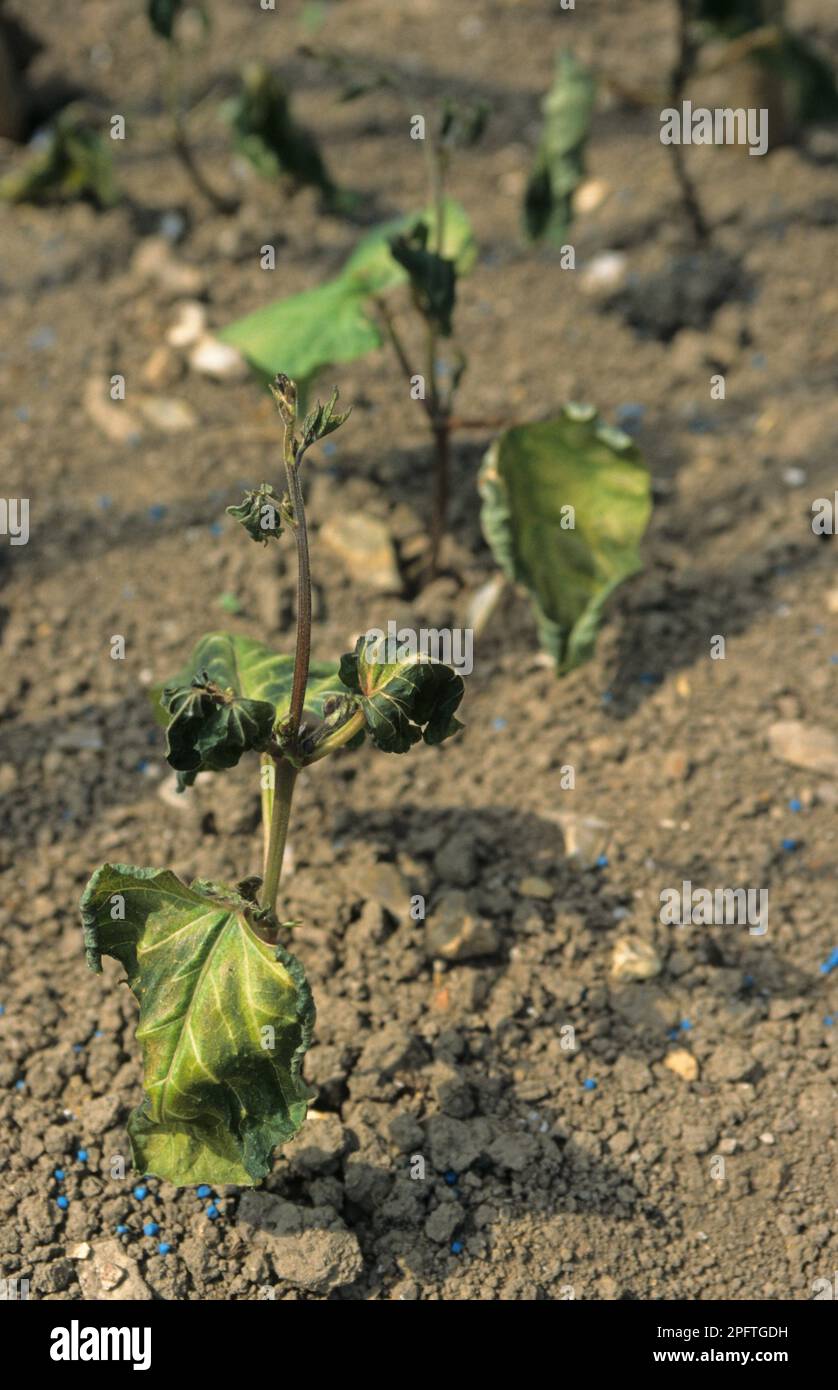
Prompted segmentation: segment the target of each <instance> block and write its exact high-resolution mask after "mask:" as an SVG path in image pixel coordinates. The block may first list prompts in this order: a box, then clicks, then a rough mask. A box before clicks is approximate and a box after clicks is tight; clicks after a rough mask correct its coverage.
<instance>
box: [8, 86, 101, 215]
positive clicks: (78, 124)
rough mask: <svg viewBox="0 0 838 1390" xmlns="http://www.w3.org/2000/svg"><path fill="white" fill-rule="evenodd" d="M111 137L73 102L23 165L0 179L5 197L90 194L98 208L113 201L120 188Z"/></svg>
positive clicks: (61, 198) (28, 199)
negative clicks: (98, 127)
mask: <svg viewBox="0 0 838 1390" xmlns="http://www.w3.org/2000/svg"><path fill="white" fill-rule="evenodd" d="M108 143H109V142H108V141H106V140H104V139H103V138H102V136H101V135H100V134H99V132H98V131H97V130H95V129H94V128H93V127H92V126H91V125H90V124H89V123H88V122H87V121H86V120H85V118H84V116H83V115H82V113H81V112H80V111H77V110H74V109H73V108H72V107H68V108H67V109H66V110H65V111H62V112H61V114H60V115H59V116H58V117H57V119H56V121H55V124H54V125H53V126H52V128H51V129H50V130H49V131H48V132H47V133H46V134H45V136H44V139H43V142H42V145H41V147H40V148H39V149H38V150H37V151H36V153H34V154H32V155H31V156H30V158H29V159H28V160H27V162H26V163H25V164H24V165H23V167H22V168H20V169H13V170H12V171H11V173H9V174H6V175H5V177H4V178H2V179H0V198H2V199H5V201H6V202H10V203H40V202H47V201H51V200H55V201H57V202H70V201H72V200H73V199H76V198H87V199H89V200H90V201H91V202H92V203H94V204H95V206H96V207H98V208H109V207H112V206H113V204H114V203H116V202H117V201H118V199H119V190H118V189H117V186H116V181H115V178H114V172H113V160H112V159H111V153H110V150H109V148H108Z"/></svg>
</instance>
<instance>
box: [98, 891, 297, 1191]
mask: <svg viewBox="0 0 838 1390" xmlns="http://www.w3.org/2000/svg"><path fill="white" fill-rule="evenodd" d="M81 913H82V925H83V931H84V945H85V951H86V956H87V963H88V965H89V966H90V968H91V969H92V970H95V971H101V969H102V965H101V958H102V956H103V955H108V956H112V957H113V958H114V959H115V960H117V961H119V963H120V964H121V965H122V966H123V967H124V968H125V971H126V974H127V976H128V984H129V986H130V988H131V990H132V992H133V993H134V995H135V996H136V998H137V1000H138V1002H139V1006H140V1015H139V1026H138V1028H137V1038H138V1040H139V1042H140V1043H141V1045H142V1051H143V1073H144V1074H143V1088H144V1091H145V1098H144V1100H143V1102H142V1104H141V1105H140V1106H139V1107H138V1108H137V1109H136V1110H135V1111H134V1112H133V1114H132V1115H131V1118H130V1120H129V1121H128V1134H129V1138H130V1141H131V1150H132V1155H133V1162H134V1166H135V1167H136V1168H137V1169H138V1170H139V1171H140V1172H141V1173H153V1174H155V1175H156V1176H157V1177H160V1178H164V1179H166V1180H167V1181H169V1182H173V1183H176V1184H180V1185H185V1184H192V1183H202V1182H204V1183H210V1184H212V1185H213V1186H218V1185H221V1184H224V1183H235V1184H238V1185H241V1186H252V1185H253V1184H254V1183H258V1182H260V1181H261V1180H262V1178H264V1177H266V1176H267V1174H268V1173H269V1172H270V1169H271V1163H272V1153H273V1149H274V1147H275V1146H276V1145H277V1144H284V1143H286V1142H287V1141H288V1140H289V1139H291V1138H292V1137H293V1135H294V1134H295V1133H296V1132H297V1130H298V1129H299V1128H300V1126H301V1125H302V1123H303V1121H304V1119H305V1115H306V1106H307V1102H308V1099H309V1096H310V1092H309V1090H308V1088H307V1086H306V1085H305V1083H304V1081H303V1079H302V1076H301V1064H302V1057H303V1054H304V1053H305V1051H306V1050H307V1048H308V1046H309V1044H310V1041H311V1034H312V1028H313V1025H314V1005H313V1002H312V998H311V992H310V990H309V987H308V985H307V983H306V980H305V976H304V974H303V970H302V967H301V965H300V963H299V961H297V960H296V959H295V958H294V956H292V955H289V954H288V953H287V952H286V951H284V950H283V949H282V947H280V946H269V945H268V944H267V943H266V942H265V941H264V940H262V939H261V938H260V936H259V935H257V932H256V931H255V930H254V921H255V922H256V925H258V913H256V912H255V911H254V909H253V906H252V904H250V903H249V902H248V900H247V899H245V898H243V897H242V896H241V895H240V894H238V893H237V892H236V891H235V890H234V889H225V888H224V887H223V886H220V885H210V884H206V883H199V882H196V883H193V884H192V885H191V886H187V885H186V884H185V883H183V882H182V881H181V880H180V879H179V878H177V877H176V875H175V874H173V873H170V872H169V871H168V870H165V869H164V870H158V869H138V868H133V867H131V866H129V865H126V864H104V865H102V867H101V868H99V869H97V870H96V872H95V873H94V875H93V877H92V878H91V879H90V882H89V883H88V885H87V887H86V889H85V892H84V896H83V897H82V900H81Z"/></svg>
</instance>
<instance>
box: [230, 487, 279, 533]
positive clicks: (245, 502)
mask: <svg viewBox="0 0 838 1390" xmlns="http://www.w3.org/2000/svg"><path fill="white" fill-rule="evenodd" d="M227 515H228V516H232V517H234V518H235V520H236V521H239V522H241V524H242V526H243V527H244V529H245V531H246V532H247V534H248V535H249V536H250V537H251V539H252V540H254V541H261V542H262V543H263V545H267V543H268V541H269V540H271V539H274V540H279V537H280V536H281V534H282V500H281V498H280V497H279V496H278V495H277V493H276V492H275V491H274V489H273V487H272V486H271V484H270V483H262V485H261V486H260V487H258V488H255V489H254V490H253V491H251V492H246V493H245V494H244V498H243V499H242V501H241V502H239V503H238V505H237V506H235V507H228V508H227Z"/></svg>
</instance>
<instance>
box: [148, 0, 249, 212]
mask: <svg viewBox="0 0 838 1390" xmlns="http://www.w3.org/2000/svg"><path fill="white" fill-rule="evenodd" d="M183 9H184V0H147V5H146V13H147V14H148V21H149V24H150V25H151V27H152V29H153V30H154V32H155V34H157V36H158V38H161V39H163V40H164V41H165V43H166V77H165V88H166V102H167V105H168V109H169V119H170V121H171V126H172V148H173V150H174V152H175V154H176V155H177V158H178V159H179V160H180V162H181V164H182V165H183V168H184V170H185V171H186V173H187V174H188V176H189V178H190V180H191V181H192V183H193V185H194V186H195V188H196V189H197V190H198V192H199V193H200V194H201V196H202V197H203V198H205V199H206V201H207V202H208V203H209V204H210V205H211V206H212V207H213V208H214V209H215V211H216V212H220V213H221V214H222V215H223V216H225V217H229V216H232V215H233V214H234V213H236V212H238V209H239V200H238V198H234V197H231V196H229V195H228V194H225V193H219V191H218V189H217V188H216V187H215V185H214V184H213V183H212V181H211V180H210V179H208V178H207V176H206V174H205V173H204V171H203V169H202V168H201V165H200V164H199V163H198V160H197V157H196V155H195V152H194V150H193V148H192V145H191V143H190V141H189V136H188V133H187V129H186V111H185V106H186V101H185V96H184V81H183V55H182V52H181V46H180V41H179V39H178V35H177V21H178V19H179V17H180V15H181V13H182V11H183ZM201 14H202V16H203V20H204V24H205V25H207V26H208V25H209V18H208V16H207V14H206V12H205V11H203V10H202V11H201Z"/></svg>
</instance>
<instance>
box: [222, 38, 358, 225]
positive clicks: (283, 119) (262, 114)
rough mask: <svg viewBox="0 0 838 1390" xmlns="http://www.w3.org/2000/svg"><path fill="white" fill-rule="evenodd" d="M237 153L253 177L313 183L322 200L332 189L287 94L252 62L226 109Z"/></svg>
mask: <svg viewBox="0 0 838 1390" xmlns="http://www.w3.org/2000/svg"><path fill="white" fill-rule="evenodd" d="M225 116H226V118H227V120H228V121H229V123H230V125H231V127H232V130H233V138H234V143H235V146H236V149H237V150H238V151H239V153H240V154H242V155H244V157H245V158H246V159H247V160H249V161H250V163H251V164H252V165H253V167H254V169H255V170H256V172H257V173H258V174H260V175H261V176H262V178H265V179H275V178H277V177H278V176H279V175H280V174H287V175H289V176H290V177H291V178H292V179H294V181H295V182H296V183H298V184H312V185H313V186H314V187H315V188H319V189H320V191H321V192H322V193H324V194H325V195H326V197H327V198H332V197H333V195H334V194H335V192H336V188H335V185H334V183H333V182H332V179H331V177H330V175H329V172H328V170H327V168H326V165H325V162H324V160H323V156H322V155H321V153H320V149H319V147H318V144H317V141H316V140H315V138H314V136H313V135H312V134H311V133H310V131H308V130H305V129H304V128H303V127H302V126H300V125H298V124H297V122H296V121H295V120H294V117H293V116H292V114H291V108H290V105H289V100H288V93H287V92H286V90H285V88H284V87H283V85H282V83H281V81H280V80H279V78H278V77H277V75H276V73H273V72H271V71H270V69H269V68H267V67H265V66H263V65H262V64H261V63H253V64H251V65H250V66H249V67H248V68H246V70H245V72H244V73H243V75H242V86H241V91H240V92H239V93H238V95H237V96H236V97H235V98H234V99H233V100H232V101H230V102H228V103H227V105H226V106H225Z"/></svg>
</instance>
